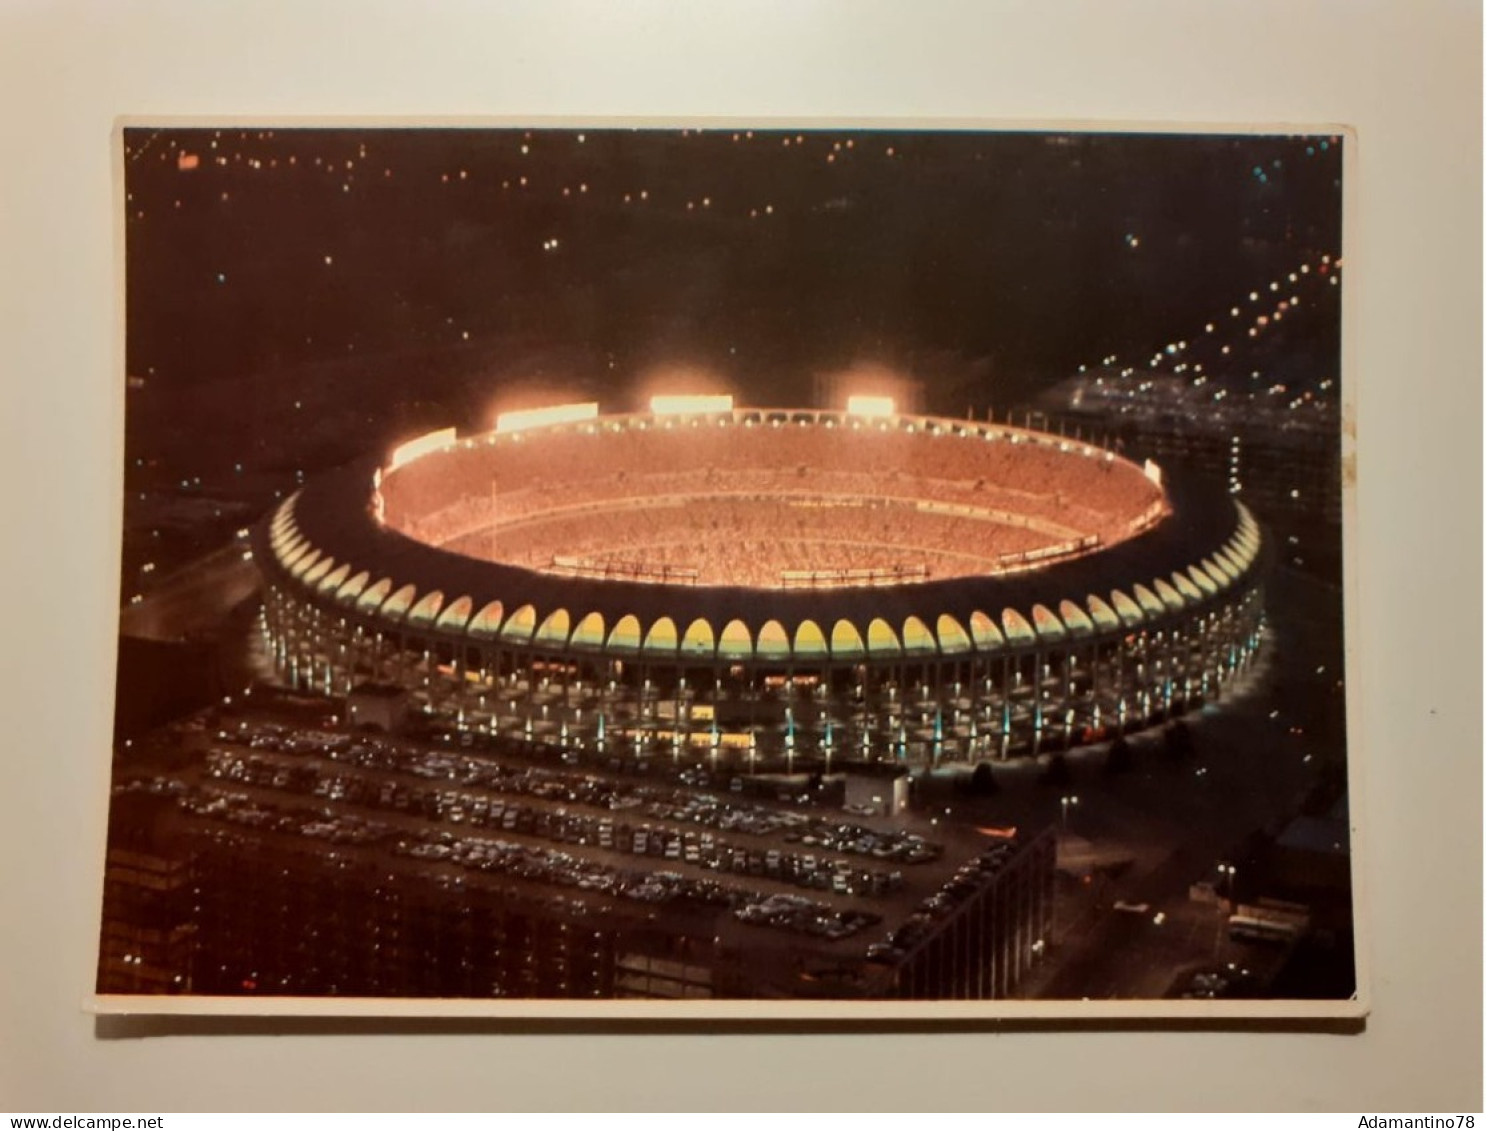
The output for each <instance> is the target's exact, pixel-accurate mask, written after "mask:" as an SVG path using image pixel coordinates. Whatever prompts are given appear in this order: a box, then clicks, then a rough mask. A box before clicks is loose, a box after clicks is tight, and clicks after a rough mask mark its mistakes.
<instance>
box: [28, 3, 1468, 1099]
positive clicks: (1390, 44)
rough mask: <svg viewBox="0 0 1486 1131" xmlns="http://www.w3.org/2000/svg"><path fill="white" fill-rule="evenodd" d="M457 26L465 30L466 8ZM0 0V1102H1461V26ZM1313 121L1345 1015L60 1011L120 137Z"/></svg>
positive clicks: (101, 682)
mask: <svg viewBox="0 0 1486 1131" xmlns="http://www.w3.org/2000/svg"><path fill="white" fill-rule="evenodd" d="M486 8H489V9H491V10H486ZM448 9H449V10H446V11H444V12H442V13H440V14H437V15H426V14H424V13H422V12H420V11H419V10H418V8H417V6H416V5H414V4H411V3H384V4H376V5H370V4H358V3H352V2H343V3H333V2H330V0H304V2H302V3H299V4H295V5H266V4H255V5H247V4H231V5H228V4H223V5H205V4H194V3H190V2H189V0H177V2H170V0H161V2H156V3H147V4H136V5H127V6H126V5H122V4H117V3H110V2H106V0H99V2H96V3H53V4H47V5H42V4H27V3H10V4H5V5H3V6H0V342H3V345H4V351H3V354H0V359H3V360H0V388H3V390H4V395H5V401H6V404H5V410H4V412H3V413H0V471H3V475H0V501H3V509H0V516H3V529H4V531H5V534H4V541H5V546H6V548H5V550H4V551H3V553H0V592H4V594H5V595H6V601H5V612H4V617H3V622H0V625H3V627H0V657H3V668H0V706H3V716H0V717H3V724H0V750H3V757H4V760H5V764H6V773H5V777H4V783H3V785H0V870H3V886H0V893H3V896H0V898H3V899H4V904H3V906H4V910H3V918H0V924H3V930H0V1108H8V1109H11V1110H39V1111H50V1112H56V1111H62V1112H66V1111H88V1110H115V1111H130V1110H133V1111H139V1112H148V1111H161V1110H234V1109H257V1108H307V1109H316V1108H332V1109H345V1108H352V1109H354V1108H363V1107H364V1108H400V1109H441V1108H451V1109H468V1108H490V1109H541V1108H547V1107H557V1106H561V1107H577V1108H632V1107H658V1108H681V1107H692V1108H701V1109H718V1108H757V1107H799V1108H820V1107H846V1108H862V1109H872V1110H883V1109H890V1108H900V1107H907V1108H976V1109H1012V1110H1014V1109H1037V1108H1043V1107H1054V1108H1092V1109H1116V1108H1127V1107H1128V1108H1140V1109H1145V1108H1149V1109H1164V1108H1197V1109H1208V1108H1219V1109H1221V1108H1236V1109H1245V1108H1267V1107H1285V1108H1300V1109H1308V1108H1320V1109H1345V1110H1379V1109H1394V1110H1402V1109H1416V1110H1421V1111H1423V1110H1433V1111H1436V1112H1439V1111H1444V1110H1446V1109H1449V1110H1454V1111H1473V1110H1474V1111H1479V1110H1480V1108H1481V1102H1482V1100H1481V1065H1482V1050H1481V953H1482V951H1481V898H1480V897H1481V890H1482V876H1481V797H1482V789H1481V784H1482V783H1481V753H1482V734H1481V707H1482V701H1481V686H1482V683H1481V666H1480V657H1481V647H1480V645H1481V635H1480V630H1481V601H1480V597H1481V578H1482V573H1481V556H1480V547H1481V514H1482V508H1481V495H1480V493H1479V491H1478V486H1477V485H1478V483H1479V482H1480V472H1481V431H1480V424H1481V407H1482V401H1481V392H1482V374H1481V352H1480V344H1481V322H1480V317H1481V310H1482V305H1481V303H1482V298H1481V234H1482V233H1481V43H1482V36H1481V30H1482V28H1481V10H1480V8H1479V6H1478V5H1475V4H1470V3H1465V2H1446V0H1428V2H1423V0H1416V2H1412V3H1410V2H1408V0H1379V2H1376V3H1368V4H1356V3H1350V2H1341V0H1335V2H1296V0H1288V2H1283V3H1281V2H1277V0H1213V2H1210V3H1205V4H1200V5H1194V4H1191V3H1189V2H1185V0H1169V2H1161V0H1128V2H1125V3H1120V4H1107V3H1102V2H1100V0H1087V2H1078V0H1045V2H1043V3H1039V4H1021V3H994V4H981V5H973V6H972V5H958V4H950V3H938V2H934V3H917V4H913V5H908V4H899V3H886V2H873V0H865V2H863V0H858V2H857V3H793V4H789V3H778V4H754V5H748V6H744V5H738V4H726V5H723V4H717V5H713V4H706V5H694V6H689V7H683V6H677V7H676V8H674V9H673V8H672V7H671V6H670V5H667V4H663V3H659V2H654V0H639V2H632V3H627V4H623V5H611V4H606V3H588V4H584V3H576V2H568V0H563V2H559V3H552V2H548V3H530V4H516V5H505V6H502V7H501V8H500V10H498V11H496V10H494V6H493V5H491V6H477V5H471V4H464V5H449V6H448ZM122 114H129V115H136V116H162V115H172V114H187V115H191V116H195V117H201V116H213V115H229V114H239V115H249V116H254V117H259V118H261V117H266V116H285V115H296V114H311V115H315V116H320V117H324V116H326V115H340V114H354V115H374V116H384V117H385V116H390V115H396V116H406V115H414V116H428V115H470V114H478V115H502V116H515V117H520V118H531V119H535V118H536V117H538V116H551V115H582V116H585V117H590V118H591V117H594V116H615V115H622V116H636V115H643V116H663V117H676V116H699V115H733V116H742V117H748V118H753V119H762V118H769V117H776V118H785V119H799V118H803V117H835V118H862V117H883V118H889V117H894V118H916V119H923V118H941V117H947V118H964V119H981V120H1003V121H1016V120H1037V121H1041V122H1048V121H1054V120H1065V121H1087V120H1102V121H1109V122H1118V121H1163V120H1166V121H1169V120H1177V121H1186V122H1190V123H1208V124H1215V125H1221V124H1245V123H1270V124H1281V123H1294V124H1297V125H1300V124H1307V125H1315V124H1321V123H1337V124H1346V125H1350V126H1354V127H1355V128H1356V130H1357V137H1358V145H1357V158H1358V159H1357V162H1356V164H1355V165H1354V167H1353V172H1354V175H1355V176H1356V178H1357V183H1356V184H1355V185H1353V186H1352V187H1353V188H1354V189H1355V192H1354V193H1353V194H1352V196H1351V197H1350V204H1349V208H1350V214H1349V217H1348V222H1349V224H1350V225H1351V231H1350V238H1351V240H1352V244H1351V246H1350V247H1349V249H1348V255H1349V257H1350V265H1349V270H1348V285H1349V287H1350V288H1351V289H1352V290H1351V293H1350V295H1349V299H1350V302H1351V306H1350V308H1349V309H1348V312H1347V313H1348V315H1349V317H1350V318H1351V320H1352V321H1351V325H1350V327H1349V332H1350V337H1349V339H1348V348H1349V351H1350V354H1349V357H1348V363H1349V368H1348V370H1347V379H1348V380H1349V381H1351V382H1353V383H1354V387H1355V389H1356V420H1357V431H1358V436H1359V441H1358V443H1359V453H1360V458H1359V472H1358V490H1357V501H1358V505H1359V520H1358V522H1357V523H1356V524H1355V530H1354V534H1355V541H1354V544H1353V548H1354V550H1355V554H1354V557H1353V561H1354V562H1355V565H1356V575H1355V580H1356V586H1355V594H1356V596H1357V599H1358V601H1357V605H1356V608H1355V613H1356V616H1355V619H1354V621H1353V626H1354V631H1353V634H1352V643H1353V645H1354V647H1355V654H1354V657H1353V658H1354V663H1353V666H1352V671H1351V680H1352V688H1353V690H1354V691H1358V692H1360V694H1359V696H1358V698H1357V699H1356V701H1355V702H1354V718H1355V719H1356V724H1357V727H1356V737H1357V742H1356V746H1357V750H1358V752H1359V754H1360V756H1361V757H1362V759H1363V760H1365V762H1366V766H1365V774H1364V776H1363V780H1362V785H1361V787H1360V788H1359V789H1358V790H1357V791H1356V792H1354V797H1353V813H1354V814H1355V817H1356V819H1357V821H1358V822H1359V823H1360V824H1361V825H1362V827H1363V831H1364V835H1365V837H1366V841H1367V849H1368V851H1367V853H1366V858H1365V863H1366V876H1365V883H1366V897H1367V899H1366V903H1365V905H1364V908H1363V914H1364V915H1365V917H1366V924H1365V925H1366V927H1367V928H1368V935H1369V939H1370V943H1369V946H1370V965H1371V967H1372V974H1373V978H1372V983H1373V984H1372V989H1373V1013H1372V1016H1371V1017H1370V1019H1369V1020H1368V1021H1367V1023H1366V1025H1365V1027H1364V1028H1363V1029H1362V1031H1361V1032H1346V1031H1324V1030H1316V1029H1311V1030H1305V1029H1297V1028H1290V1029H1276V1028H1273V1027H1269V1028H1264V1027H1243V1026H1229V1027H1228V1028H1227V1029H1225V1030H1222V1031H1204V1030H1198V1031H1183V1030H1182V1029H1179V1028H1177V1027H1175V1026H1171V1025H1167V1026H1164V1027H1159V1028H1155V1027H1140V1026H1138V1025H1126V1026H1113V1025H1110V1024H1107V1023H1106V1024H1102V1025H1100V1026H1098V1027H1093V1026H1078V1025H1071V1024H1067V1023H1062V1024H1056V1025H1052V1024H1049V1025H1042V1026H1028V1025H1019V1026H1010V1025H999V1026H998V1025H994V1024H987V1025H981V1026H965V1025H961V1026H956V1027H955V1028H952V1029H943V1028H940V1029H936V1028H934V1027H931V1026H922V1025H920V1026H915V1027H913V1028H911V1029H909V1030H907V1031H897V1032H893V1031H873V1030H863V1029H860V1028H854V1029H841V1028H837V1029H829V1028H817V1029H814V1030H811V1029H808V1028H799V1027H796V1028H793V1029H783V1028H780V1027H777V1026H775V1027H761V1028H747V1027H738V1026H733V1027H731V1028H728V1029H720V1028H718V1027H715V1026H714V1027H708V1026H696V1027H690V1028H686V1029H678V1028H671V1029H657V1028H653V1027H652V1029H651V1030H649V1031H638V1030H636V1029H633V1028H628V1027H624V1026H619V1025H612V1026H606V1027H590V1028H587V1029H584V1028H574V1027H571V1026H563V1025H558V1024H553V1023H543V1024H539V1025H526V1026H523V1025H521V1024H519V1023H513V1022H501V1023H488V1024H487V1023H471V1022H460V1023H457V1024H450V1025H444V1026H439V1025H432V1024H418V1023H410V1022H401V1023H397V1024H390V1025H382V1024H377V1023H365V1022H361V1023H354V1024H353V1023H338V1022H325V1021H321V1022H315V1023H310V1024H298V1025H296V1024H293V1023H290V1022H264V1023H229V1022H217V1023H214V1022H197V1023H191V1022H174V1023H171V1024H166V1025H162V1026H159V1027H155V1028H150V1027H145V1026H130V1025H127V1024H120V1023H118V1022H109V1023H107V1024H103V1023H98V1022H95V1020H94V1018H93V1017H91V1016H90V1015H88V1014H86V1013H84V1012H83V1010H82V1006H81V1003H82V1001H83V999H84V996H85V994H86V993H87V992H88V989H89V986H90V984H91V978H92V963H93V958H94V951H93V948H94V930H95V924H96V918H97V905H98V898H99V891H100V885H101V863H100V862H101V855H102V843H103V820H102V816H103V804H104V800H105V799H104V788H103V782H104V772H105V766H106V763H107V759H108V756H109V750H108V734H109V720H110V712H111V700H112V687H113V679H112V676H113V649H112V633H113V627H114V618H115V613H116V609H115V597H114V595H115V593H116V579H117V570H118V558H117V555H118V537H119V525H120V518H119V513H118V506H119V491H120V487H119V478H118V471H117V469H118V468H119V466H120V461H121V459H122V436H121V429H120V425H119V421H120V413H121V412H122V406H123V382H122V381H121V380H120V373H121V362H120V360H119V357H118V355H117V354H116V353H115V330H116V328H117V326H118V325H119V323H120V320H121V309H122V308H121V297H122V296H121V292H120V290H119V288H118V287H117V286H116V282H115V278H116V276H115V263H114V242H113V197H112V183H111V171H112V170H111V131H112V128H113V122H114V119H115V117H116V116H117V115H122Z"/></svg>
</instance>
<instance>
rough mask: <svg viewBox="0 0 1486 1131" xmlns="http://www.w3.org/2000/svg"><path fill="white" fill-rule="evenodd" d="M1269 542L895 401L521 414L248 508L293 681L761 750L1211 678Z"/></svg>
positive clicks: (588, 733)
mask: <svg viewBox="0 0 1486 1131" xmlns="http://www.w3.org/2000/svg"><path fill="white" fill-rule="evenodd" d="M1262 551H1263V547H1262V546H1261V534H1260V530H1259V528H1258V526H1257V525H1256V523H1255V522H1254V519H1253V518H1252V516H1251V515H1250V514H1249V512H1248V511H1247V509H1245V508H1244V506H1243V505H1242V504H1241V503H1239V502H1238V501H1236V500H1235V499H1233V498H1232V497H1230V496H1229V495H1228V494H1227V493H1225V492H1224V491H1223V490H1222V488H1221V487H1220V486H1217V485H1210V484H1207V483H1204V482H1200V481H1199V482H1193V481H1187V480H1183V479H1175V480H1171V479H1168V480H1166V481H1163V476H1162V474H1161V470H1160V469H1159V468H1158V467H1156V465H1154V464H1151V463H1147V464H1146V465H1145V466H1143V467H1142V466H1139V465H1137V464H1135V463H1133V462H1131V461H1129V460H1126V459H1124V458H1122V457H1121V456H1119V455H1117V454H1116V453H1114V452H1112V451H1108V450H1105V449H1103V448H1101V447H1097V446H1094V445H1092V444H1090V443H1088V442H1086V441H1084V440H1082V439H1074V438H1070V437H1066V436H1059V435H1053V434H1048V433H1043V432H1037V431H1032V430H1030V429H1026V428H1019V427H1013V426H1011V425H1010V424H1003V423H997V422H982V421H973V420H955V419H949V418H942V417H930V416H917V415H907V414H901V413H898V412H896V411H895V409H894V406H893V405H892V403H891V402H890V401H887V400H886V399H885V398H853V401H852V403H851V405H850V407H849V408H848V409H847V410H841V411H837V410H829V411H828V410H820V409H761V408H735V407H734V406H733V404H732V401H731V398H728V397H657V398H655V400H654V401H652V404H651V411H648V412H638V413H627V414H601V413H600V412H599V409H598V406H597V405H595V404H580V405H561V406H554V407H552V408H548V409H542V410H530V411H526V412H519V413H507V414H505V415H504V416H502V417H501V418H500V419H499V420H498V421H497V424H496V427H495V429H494V430H492V431H490V432H488V433H484V434H479V435H470V436H459V435H456V433H455V432H454V430H453V429H445V430H442V431H438V432H433V433H430V434H428V435H426V436H423V437H420V438H419V439H417V440H414V441H411V442H409V443H407V444H404V445H402V446H401V447H399V448H398V449H396V450H395V451H394V452H393V453H392V454H391V456H390V458H387V459H380V458H368V459H366V460H364V461H361V462H359V463H355V464H352V465H350V466H347V467H344V468H342V469H340V470H338V471H336V472H332V473H330V474H328V475H326V476H324V477H322V478H320V479H317V480H314V481H312V482H310V483H309V484H308V485H307V486H305V487H304V488H303V489H302V490H300V491H299V492H298V493H296V494H295V495H293V496H292V497H290V498H289V499H288V500H286V501H285V502H284V503H283V504H282V505H280V506H279V507H278V508H277V509H276V510H275V511H273V512H272V513H271V514H270V515H269V516H268V517H267V518H266V519H265V520H264V521H263V523H262V524H260V526H259V527H258V528H257V529H256V530H255V532H254V553H255V559H256V560H257V562H258V563H259V565H260V568H261V570H262V572H263V574H264V578H265V600H264V614H263V615H264V627H265V631H266V634H267V638H268V641H269V645H270V647H271V649H272V654H273V657H274V662H275V665H276V667H277V669H278V672H279V674H280V676H281V677H282V678H283V679H284V680H285V682H287V683H288V684H290V685H291V686H294V687H298V688H302V689H306V690H313V691H317V692H322V693H325V694H329V695H337V696H339V695H349V694H350V693H351V692H352V691H353V690H354V689H357V688H362V687H369V688H380V689H393V690H392V693H394V694H405V696H406V706H407V707H409V708H411V709H412V710H414V711H418V712H423V713H426V714H427V715H429V716H431V717H433V718H434V719H435V720H436V721H440V722H442V723H445V724H447V725H448V726H450V727H458V728H462V729H471V730H479V731H483V732H486V733H495V734H500V735H506V736H511V737H522V738H525V739H526V740H528V741H531V742H533V743H542V744H547V745H552V746H558V747H561V748H563V749H565V750H571V751H574V752H603V753H608V754H611V755H616V756H620V757H637V758H639V759H642V760H643V759H645V758H651V757H656V758H674V759H676V760H678V761H679V760H681V759H683V758H685V759H687V760H688V761H692V762H704V761H706V760H709V759H710V761H711V764H712V766H713V767H714V768H717V767H718V766H719V765H722V766H736V767H746V768H750V769H766V768H767V769H774V768H785V767H789V768H806V767H818V766H821V765H824V767H825V768H826V769H830V768H831V767H832V764H833V761H834V762H835V763H837V764H841V763H845V762H848V761H849V762H853V763H860V762H863V761H866V762H889V763H898V764H908V765H914V766H934V765H939V764H943V763H947V762H962V763H963V762H978V761H981V760H985V759H1002V758H1015V757H1026V756H1034V755H1037V754H1039V753H1045V752H1049V751H1056V750H1063V749H1067V748H1070V747H1074V746H1078V745H1080V744H1085V743H1090V742H1096V741H1100V740H1102V739H1106V738H1109V737H1112V736H1114V735H1118V734H1122V733H1126V732H1129V731H1133V730H1137V729H1140V728H1143V727H1146V726H1150V725H1152V724H1154V723H1157V722H1160V721H1162V720H1165V719H1169V718H1172V717H1175V716H1176V715H1179V714H1180V713H1182V712H1184V711H1187V710H1191V709H1193V708H1195V707H1197V706H1200V705H1202V704H1204V703H1207V702H1212V701H1215V700H1217V699H1219V698H1220V697H1221V696H1222V695H1223V694H1224V690H1225V688H1226V687H1227V685H1228V684H1229V683H1230V681H1231V680H1233V679H1234V677H1235V676H1236V675H1237V674H1238V673H1239V672H1241V671H1242V670H1243V669H1244V668H1245V667H1246V666H1247V665H1248V663H1249V662H1250V660H1251V658H1252V657H1253V655H1254V653H1255V650H1256V648H1257V646H1258V642H1259V636H1260V633H1261V630H1262V626H1263V615H1264V614H1263V596H1262V585H1261V580H1262V568H1261V567H1262V564H1263V557H1264V555H1263V552H1262ZM398 689H400V690H398ZM353 721H354V720H353Z"/></svg>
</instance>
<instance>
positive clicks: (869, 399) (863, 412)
mask: <svg viewBox="0 0 1486 1131" xmlns="http://www.w3.org/2000/svg"><path fill="white" fill-rule="evenodd" d="M846 411H847V412H849V413H851V415H853V416H892V415H893V414H894V413H895V412H897V411H898V406H897V405H896V404H894V403H893V398H892V397H873V396H865V395H860V394H859V395H857V396H851V397H847V398H846Z"/></svg>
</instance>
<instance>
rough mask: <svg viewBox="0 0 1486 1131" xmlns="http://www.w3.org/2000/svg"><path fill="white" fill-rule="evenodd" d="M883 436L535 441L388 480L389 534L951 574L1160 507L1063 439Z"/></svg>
mask: <svg viewBox="0 0 1486 1131" xmlns="http://www.w3.org/2000/svg"><path fill="white" fill-rule="evenodd" d="M1067 449H1068V450H1066V451H1065V450H1061V448H1060V442H1059V441H1057V440H1056V439H1053V440H1051V441H1050V442H1048V441H1044V442H1031V441H1030V440H1026V439H1023V440H1022V442H1018V443H1012V442H1011V441H1010V439H1008V438H1006V437H1004V436H1002V437H998V438H997V439H995V440H993V441H987V440H985V439H982V438H978V437H958V436H952V435H937V436H936V435H931V434H929V433H926V432H924V431H921V430H920V431H916V432H912V433H910V432H907V431H906V430H903V429H899V428H894V429H891V430H889V431H886V432H882V431H878V430H877V429H876V428H873V427H867V428H863V429H860V430H857V429H852V428H849V427H837V428H825V427H823V426H821V425H819V424H812V425H810V426H805V427H802V426H800V425H797V424H787V425H783V426H780V427H777V428H776V427H772V426H770V425H768V424H762V425H758V426H756V427H752V428H747V427H744V426H742V425H740V424H738V423H733V424H732V425H730V426H728V427H727V428H726V429H724V428H721V427H719V426H717V425H715V424H710V423H708V424H702V425H699V426H692V425H690V424H689V423H688V422H680V423H677V424H675V425H673V426H672V427H670V428H666V427H664V426H657V425H651V426H650V427H647V428H644V429H640V428H635V427H625V428H622V429H620V430H617V431H615V430H600V431H597V432H594V433H591V434H590V433H584V432H582V431H579V430H568V431H559V432H553V433H542V434H534V435H531V436H528V437H524V438H523V439H522V440H521V441H520V442H513V441H510V440H506V441H504V442H501V443H497V444H494V445H491V444H485V443H478V444H476V445H474V446H472V447H469V448H464V447H460V448H455V449H451V450H448V451H443V452H438V453H435V454H434V455H432V456H429V457H425V458H424V459H421V460H418V461H415V462H414V463H411V464H408V465H406V466H404V467H402V468H400V469H398V470H397V471H396V472H393V473H390V474H388V475H385V476H384V477H383V481H382V488H381V492H382V497H383V499H384V500H385V505H386V511H385V514H386V521H387V523H388V524H389V525H390V526H392V527H393V528H394V529H398V530H401V531H403V532H404V533H406V534H408V535H409V536H411V537H414V538H417V539H419V540H420V541H424V542H428V543H430V544H433V545H439V546H443V547H445V548H448V549H451V550H454V551H455V552H459V553H465V554H469V555H471V556H475V557H480V558H486V559H491V560H500V561H506V562H510V563H512V564H519V565H525V566H529V567H532V568H538V569H550V568H556V567H555V566H554V562H555V561H556V560H557V559H559V558H569V559H574V560H577V561H579V562H581V563H582V564H583V567H584V568H589V567H592V568H594V569H603V568H606V566H609V565H612V566H620V567H624V568H628V569H631V570H635V571H644V570H647V569H651V568H656V567H661V566H665V567H675V568H680V569H683V570H695V571H697V578H698V581H699V583H701V584H735V585H767V586H778V585H780V584H781V583H782V582H781V573H782V571H787V570H810V569H881V570H909V571H922V572H923V573H924V574H925V575H927V576H929V577H945V576H962V575H965V574H969V573H986V572H995V571H997V570H998V569H1003V568H1013V567H1014V564H1015V563H1016V562H1017V561H1018V560H1023V561H1025V560H1027V559H1028V558H1033V559H1035V558H1037V557H1039V556H1046V557H1057V556H1063V555H1064V554H1066V553H1068V552H1072V551H1073V550H1074V549H1075V548H1076V547H1081V548H1087V547H1088V546H1089V545H1093V544H1109V543H1113V542H1117V541H1120V540H1122V539H1123V538H1126V537H1129V536H1130V535H1131V533H1132V532H1134V531H1136V530H1138V529H1141V528H1143V525H1144V524H1148V521H1149V519H1150V517H1151V516H1152V515H1157V516H1159V513H1160V512H1161V510H1162V508H1163V497H1162V494H1161V491H1160V488H1159V487H1158V486H1157V485H1156V484H1154V483H1152V482H1151V481H1150V480H1149V479H1148V478H1147V477H1146V476H1145V475H1144V474H1143V473H1142V472H1141V471H1140V470H1139V469H1138V468H1136V467H1134V466H1133V465H1131V464H1128V463H1126V462H1125V461H1122V460H1110V459H1106V458H1105V457H1104V455H1103V454H1102V453H1098V452H1095V453H1094V454H1092V455H1089V454H1085V452H1084V449H1083V448H1082V446H1081V445H1078V444H1074V443H1069V444H1068V445H1067Z"/></svg>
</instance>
